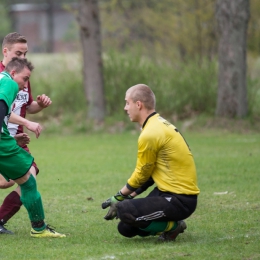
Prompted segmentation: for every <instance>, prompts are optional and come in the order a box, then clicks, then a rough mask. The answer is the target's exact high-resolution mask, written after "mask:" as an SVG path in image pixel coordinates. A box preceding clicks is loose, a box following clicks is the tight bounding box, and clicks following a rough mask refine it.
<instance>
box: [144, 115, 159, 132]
mask: <svg viewBox="0 0 260 260" xmlns="http://www.w3.org/2000/svg"><path fill="white" fill-rule="evenodd" d="M155 114H157V112H153V113H152V114H150V115H149V116H148V117H147V118H146V119H145V121H144V123H143V126H142V129H144V127H145V125H146V123H147V121H148V119H149V118H150V117H152V116H154V115H155Z"/></svg>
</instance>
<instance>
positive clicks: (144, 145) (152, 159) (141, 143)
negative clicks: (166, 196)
mask: <svg viewBox="0 0 260 260" xmlns="http://www.w3.org/2000/svg"><path fill="white" fill-rule="evenodd" d="M156 157H157V144H156V138H153V137H150V136H149V134H148V135H147V134H143V135H140V137H139V139H138V155H137V162H136V167H135V170H134V172H133V173H132V175H131V177H130V178H129V179H128V181H127V186H128V187H129V186H130V189H131V188H133V189H137V188H139V187H141V186H142V185H143V184H144V183H145V182H146V181H147V180H148V179H149V178H150V176H151V174H152V172H153V169H154V167H155V164H156Z"/></svg>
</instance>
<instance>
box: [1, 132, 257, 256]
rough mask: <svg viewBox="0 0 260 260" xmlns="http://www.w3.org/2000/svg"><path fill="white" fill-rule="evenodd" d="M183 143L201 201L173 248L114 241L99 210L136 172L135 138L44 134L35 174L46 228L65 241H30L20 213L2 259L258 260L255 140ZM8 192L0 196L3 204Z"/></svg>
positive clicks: (220, 135) (111, 224) (211, 136)
mask: <svg viewBox="0 0 260 260" xmlns="http://www.w3.org/2000/svg"><path fill="white" fill-rule="evenodd" d="M184 136H185V138H186V140H187V142H188V143H189V146H190V147H191V150H192V152H193V155H194V158H195V162H196V165H197V172H198V183H199V188H200V190H201V194H200V195H199V200H198V206H197V209H196V211H195V212H194V214H193V215H192V216H191V217H190V218H188V219H187V220H186V222H187V226H188V228H187V230H186V231H185V232H184V233H183V234H181V235H180V236H179V237H178V238H177V240H176V242H174V243H158V242H157V238H156V237H147V238H141V237H135V238H131V239H128V238H125V237H123V236H121V235H120V234H119V233H118V231H117V223H118V220H113V221H105V220H104V219H103V217H104V216H105V214H106V213H107V210H102V209H101V203H102V202H103V201H104V200H105V199H107V198H108V197H110V196H112V195H114V194H115V193H116V192H117V191H118V190H119V189H120V188H121V187H122V186H123V185H125V183H126V181H127V179H128V178H129V176H130V174H131V173H132V171H133V170H134V167H135V162H136V143H137V138H138V134H132V133H124V134H117V135H108V134H102V135H100V134H98V135H77V136H75V135H68V136H61V135H46V134H44V133H43V134H42V136H41V137H40V138H39V139H38V140H36V139H35V138H32V142H31V144H30V150H31V152H32V154H33V155H34V157H35V159H36V162H37V164H38V166H39V168H40V174H39V175H38V176H37V180H38V189H39V191H40V192H41V195H42V199H43V204H44V206H45V213H46V221H47V222H48V223H50V224H52V225H53V226H55V227H56V228H57V230H58V231H60V232H64V233H66V234H67V237H66V238H64V239H33V238H30V236H29V233H30V222H29V220H28V215H27V213H26V211H25V209H24V207H22V208H21V210H20V212H18V213H17V214H16V215H15V216H14V217H13V218H12V219H11V220H10V221H9V222H8V227H7V228H8V229H10V230H12V231H14V232H15V235H14V236H8V235H3V236H1V251H0V259H1V260H9V259H18V258H19V259H21V260H22V259H26V260H34V259H48V260H56V259H61V260H68V259H70V260H74V259H75V260H78V259H86V260H102V259H115V260H119V259H124V260H132V259H136V260H151V259H166V260H172V259H192V260H201V259H221V260H222V259H223V260H230V259H258V258H259V257H260V253H259V236H260V226H259V213H260V212H259V210H260V204H259V181H260V179H259V174H258V173H259V157H260V150H259V146H260V135H259V134H241V135H238V134H230V133H226V132H224V131H215V132H212V131H204V132H202V133H199V132H197V133H196V132H193V133H189V132H186V133H185V134H184ZM149 191H150V190H149ZM9 192H11V189H8V190H0V197H1V198H2V199H3V198H4V197H5V195H7V194H8V193H9ZM147 193H148V191H147V192H146V193H145V194H147ZM145 194H144V195H141V197H142V196H145ZM21 241H22V243H21ZM25 245H26V246H25Z"/></svg>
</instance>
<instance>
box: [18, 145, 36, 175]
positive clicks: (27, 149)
mask: <svg viewBox="0 0 260 260" xmlns="http://www.w3.org/2000/svg"><path fill="white" fill-rule="evenodd" d="M22 148H23V149H24V150H25V151H26V152H28V153H29V154H31V153H30V150H29V148H28V146H27V145H24V146H22ZM32 166H33V167H34V168H35V170H36V175H38V173H39V171H40V170H39V168H38V166H37V164H36V163H35V161H33V163H32Z"/></svg>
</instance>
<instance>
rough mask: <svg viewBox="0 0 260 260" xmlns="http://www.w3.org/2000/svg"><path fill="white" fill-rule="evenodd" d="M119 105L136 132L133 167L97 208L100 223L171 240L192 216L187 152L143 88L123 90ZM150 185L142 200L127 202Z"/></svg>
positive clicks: (193, 191)
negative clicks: (102, 214)
mask: <svg viewBox="0 0 260 260" xmlns="http://www.w3.org/2000/svg"><path fill="white" fill-rule="evenodd" d="M125 101H126V105H125V107H124V110H125V111H126V112H127V114H128V116H129V118H130V120H131V121H132V122H137V123H139V125H140V126H141V127H142V128H141V133H140V136H139V139H138V154H137V163H136V167H135V170H134V172H133V173H132V175H131V177H130V178H129V179H128V181H127V183H126V185H125V186H124V187H123V188H122V189H121V190H120V191H119V192H118V193H117V194H116V195H114V196H112V197H111V198H109V199H108V200H106V201H105V202H103V203H102V208H103V209H104V208H107V207H110V208H109V211H108V213H107V215H106V216H105V217H104V218H105V219H106V220H112V219H114V218H115V217H116V218H119V219H120V222H119V224H118V231H119V233H120V234H121V235H123V236H125V237H134V236H137V235H138V236H142V237H144V236H155V235H159V240H162V241H172V240H175V238H176V237H177V236H178V235H179V234H180V233H183V232H184V230H185V229H186V228H187V226H186V223H185V222H184V219H186V218H188V217H189V216H190V215H191V214H192V213H193V212H194V211H195V209H196V206H197V196H198V194H199V192H200V191H199V188H198V186H197V176H196V167H195V163H194V160H193V156H192V153H191V151H190V149H189V146H188V145H187V143H186V141H185V140H184V138H183V137H182V135H181V134H180V132H179V131H178V130H177V128H176V127H175V126H173V125H172V124H170V123H169V122H168V121H166V120H165V119H164V118H162V117H161V116H160V115H159V114H158V113H157V112H155V96H154V93H153V92H152V90H151V89H150V88H149V87H148V86H146V85H144V84H138V85H135V86H133V87H131V88H129V89H128V90H127V92H126V95H125ZM154 183H155V184H156V187H155V188H154V189H153V190H152V191H151V192H150V194H149V195H148V196H147V197H145V198H138V199H133V198H134V197H135V196H137V195H139V194H141V193H142V192H143V191H145V190H146V189H147V188H148V187H149V186H151V185H153V184H154Z"/></svg>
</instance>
